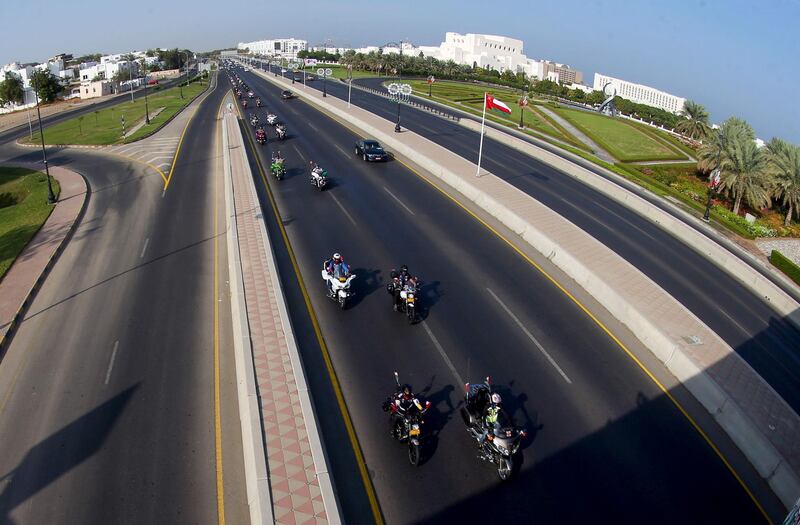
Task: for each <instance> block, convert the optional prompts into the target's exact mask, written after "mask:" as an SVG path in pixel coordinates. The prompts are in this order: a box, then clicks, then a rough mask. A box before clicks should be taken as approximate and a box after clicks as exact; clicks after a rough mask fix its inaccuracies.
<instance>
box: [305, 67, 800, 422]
mask: <svg viewBox="0 0 800 525" xmlns="http://www.w3.org/2000/svg"><path fill="white" fill-rule="evenodd" d="M382 81H383V80H382V79H361V80H359V82H360V83H362V84H364V85H367V86H370V87H372V88H374V89H382V88H381V82H382ZM297 89H302V84H298V85H297ZM306 89H319V90H321V89H322V82H321V81H319V80H316V81H314V82H309V83H307V88H306ZM327 92H328V95H330V96H335V97H339V98H341V99H345V100H346V98H347V86H346V85H344V84H342V83H341V82H339V81H336V80H334V81H328V82H327ZM352 103H353V104H355V105H357V106H359V107H362V108H364V109H367V110H369V111H371V112H373V113H375V114H377V115H380V116H382V117H384V118H386V119H388V120H389V121H391V122H394V121H395V119H396V111H397V106H396V104H395V103H393V102H391V101H389V100H387V99H385V98H383V97H379V96H376V95H372V94H369V93H366V92H362V91H360V90H357V89H353V90H352ZM401 121H402V125H403V127H404V128H407V129H409V130H411V131H414V132H416V133H419V134H421V135H423V136H425V137H426V138H428V139H430V140H432V141H434V142H436V143H437V144H440V145H442V146H444V147H446V148H447V149H449V150H451V151H453V152H454V153H456V154H458V155H460V156H462V157H464V158H466V159H468V160H470V161H472V162H477V156H478V147H477V145H478V141H479V135H478V133H476V132H474V131H471V130H468V129H466V128H464V127H462V126H460V125H459V124H458V123H455V122H453V121H449V120H445V119H442V118H440V117H437V116H435V115H433V114H431V113H428V112H426V111H423V110H419V109H416V108H413V107H410V106H405V105H404V106H403V107H402V108H401ZM482 164H483V167H484V168H486V169H487V170H489V171H490V172H492V173H494V174H495V175H497V176H499V177H501V178H502V179H504V180H506V181H508V182H509V183H510V184H513V185H514V186H516V187H517V188H519V189H520V190H522V191H524V192H526V193H528V194H529V195H531V196H533V197H535V198H536V199H537V200H538V201H540V202H541V203H543V204H544V205H546V206H548V207H549V208H551V209H552V210H554V211H555V212H557V213H558V214H560V215H561V216H563V217H565V218H566V219H568V220H569V221H571V222H572V223H573V224H575V225H577V226H578V227H580V228H581V229H583V230H584V231H586V232H587V233H589V234H590V235H591V236H592V237H594V238H595V239H597V240H598V241H600V242H602V243H603V244H605V245H606V246H608V247H609V248H610V249H611V250H613V251H614V252H615V253H617V254H619V255H620V256H622V257H623V258H624V259H625V260H627V261H628V262H629V263H631V264H632V265H633V266H635V267H636V268H638V269H639V270H640V271H642V272H643V273H644V274H645V275H647V276H648V277H649V278H651V279H652V280H653V281H654V282H656V283H658V284H659V286H661V287H662V288H663V289H664V290H666V291H667V292H668V293H669V294H670V295H672V296H673V297H675V298H676V299H677V300H678V301H680V302H681V303H682V304H684V305H685V306H686V307H687V308H688V309H689V310H691V311H692V312H693V313H694V314H695V315H696V316H697V317H699V318H700V319H702V320H703V322H705V323H706V324H707V325H708V326H709V327H710V328H711V329H712V330H714V331H715V332H716V333H717V334H719V335H720V336H721V337H722V338H723V339H724V340H725V341H726V342H727V343H728V344H729V345H730V346H731V347H732V348H733V349H734V350H735V351H736V352H737V353H738V354H739V355H740V356H742V358H743V359H744V360H745V361H747V362H748V363H749V364H750V366H752V367H753V368H754V369H755V370H756V371H757V372H758V373H759V374H760V375H761V376H762V377H764V378H765V379H766V380H767V381H768V382H769V383H770V385H771V386H772V387H773V388H774V389H775V390H776V391H777V392H778V393H779V394H780V395H781V396H782V397H783V398H784V399H785V400H786V401H787V402H788V403H789V404H790V405H791V406H792V407H793V408H794V410H795V411H798V412H800V353H799V352H798V348H800V332H799V331H798V330H797V329H796V328H794V327H793V326H792V325H790V324H789V323H788V322H786V321H785V320H783V319H780V318H779V316H778V315H777V314H776V313H775V311H774V310H772V308H770V307H769V306H768V305H767V304H766V303H764V302H763V301H762V300H761V299H760V298H759V297H758V296H756V295H755V294H753V293H752V292H751V291H750V290H748V289H747V288H745V287H744V286H743V285H742V284H740V283H739V282H738V281H736V280H735V279H734V278H732V277H731V276H730V275H728V274H727V273H725V272H723V271H720V270H719V268H717V267H716V266H714V265H713V264H710V263H709V262H708V260H707V259H705V258H704V257H703V256H702V255H700V254H699V253H698V252H696V251H694V250H693V249H692V248H691V247H689V246H687V245H685V244H683V243H682V242H681V241H679V240H677V239H676V238H675V237H673V236H671V235H670V234H669V233H668V232H666V231H664V230H662V229H661V228H659V227H658V226H657V225H655V224H653V223H651V222H649V221H647V220H646V219H644V218H642V217H640V216H639V215H637V214H636V213H635V212H633V211H631V210H629V209H627V208H626V207H624V206H622V205H621V204H618V203H617V202H615V201H613V200H612V199H610V198H608V197H605V196H603V195H602V194H600V193H599V192H597V191H595V190H593V189H592V188H589V187H588V186H586V185H584V184H582V183H581V182H580V181H578V180H576V179H574V178H572V177H569V176H566V175H564V174H563V173H561V172H559V171H558V170H555V169H553V168H551V167H549V166H547V165H546V164H544V163H542V162H540V161H537V160H535V159H533V158H531V157H529V156H527V155H524V154H523V153H521V152H519V151H517V150H514V149H512V148H510V147H508V146H506V145H503V144H501V143H500V142H498V141H496V140H494V139H490V138H486V139H485V141H484V151H483V162H482Z"/></svg>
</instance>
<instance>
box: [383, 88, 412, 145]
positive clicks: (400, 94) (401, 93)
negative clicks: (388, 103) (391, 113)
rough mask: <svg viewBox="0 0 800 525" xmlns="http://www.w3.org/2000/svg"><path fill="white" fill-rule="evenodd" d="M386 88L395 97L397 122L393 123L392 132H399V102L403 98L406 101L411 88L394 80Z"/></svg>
mask: <svg viewBox="0 0 800 525" xmlns="http://www.w3.org/2000/svg"><path fill="white" fill-rule="evenodd" d="M387 89H388V90H389V95H391V96H392V97H393V98H396V99H397V122H396V123H395V125H394V132H395V133H400V104H401V103H402V102H403V100H405V101H408V98H409V97H410V96H411V92H412V89H411V86H410V85H408V84H399V83H396V82H392V83H391V84H389V85H388V86H387Z"/></svg>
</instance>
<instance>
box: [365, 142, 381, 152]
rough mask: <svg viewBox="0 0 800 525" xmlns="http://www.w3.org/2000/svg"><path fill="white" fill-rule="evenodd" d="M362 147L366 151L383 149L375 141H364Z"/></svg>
mask: <svg viewBox="0 0 800 525" xmlns="http://www.w3.org/2000/svg"><path fill="white" fill-rule="evenodd" d="M364 149H365V150H367V151H375V152H381V151H383V148H382V147H381V145H380V144H378V143H377V142H365V143H364Z"/></svg>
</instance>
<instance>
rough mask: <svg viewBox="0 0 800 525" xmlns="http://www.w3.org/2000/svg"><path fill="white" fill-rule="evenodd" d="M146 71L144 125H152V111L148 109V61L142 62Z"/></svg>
mask: <svg viewBox="0 0 800 525" xmlns="http://www.w3.org/2000/svg"><path fill="white" fill-rule="evenodd" d="M142 69H143V70H144V123H145V124H150V110H149V109H148V108H147V59H144V60H143V61H142Z"/></svg>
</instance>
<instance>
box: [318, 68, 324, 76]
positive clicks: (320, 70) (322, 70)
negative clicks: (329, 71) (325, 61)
mask: <svg viewBox="0 0 800 525" xmlns="http://www.w3.org/2000/svg"><path fill="white" fill-rule="evenodd" d="M317 75H319V76H323V75H325V70H324V69H323V68H319V69H317Z"/></svg>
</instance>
